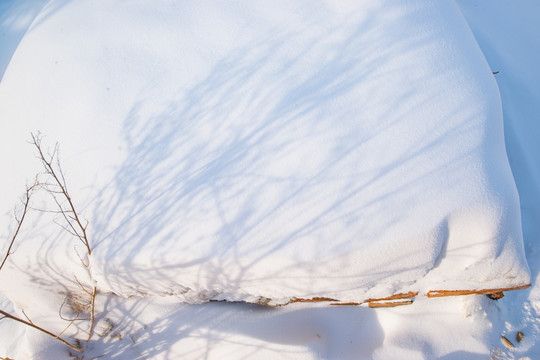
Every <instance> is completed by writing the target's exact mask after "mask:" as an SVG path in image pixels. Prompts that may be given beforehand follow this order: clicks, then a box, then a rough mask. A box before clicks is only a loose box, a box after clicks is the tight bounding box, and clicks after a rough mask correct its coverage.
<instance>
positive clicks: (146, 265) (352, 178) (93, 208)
mask: <svg viewBox="0 0 540 360" xmlns="http://www.w3.org/2000/svg"><path fill="white" fill-rule="evenodd" d="M501 114H502V112H501V105H500V99H499V94H498V89H497V85H496V83H495V80H494V79H493V75H492V73H491V71H490V69H489V67H488V65H487V64H486V62H485V60H484V58H483V55H482V53H481V51H480V50H479V48H478V46H477V44H476V42H475V41H474V38H473V36H472V34H471V33H470V30H469V29H468V26H467V24H466V23H465V21H464V20H463V18H462V16H461V14H460V13H459V10H458V9H457V8H456V6H455V4H454V3H452V2H449V1H442V2H437V3H427V2H423V1H414V2H407V3H406V4H401V3H400V4H398V3H396V2H390V1H382V2H376V3H375V2H373V3H370V4H365V3H357V2H354V1H350V2H340V3H339V4H336V3H335V2H332V1H317V2H312V1H309V2H308V1H300V2H294V3H291V2H288V1H278V2H275V1H274V2H272V3H269V2H266V1H245V2H235V3H231V2H219V1H202V2H175V1H160V2H153V3H152V4H149V3H148V2H145V1H131V2H129V3H126V2H124V1H108V2H51V3H49V4H47V5H46V6H45V7H44V8H43V10H42V11H41V12H40V13H39V15H38V16H37V17H36V19H35V20H34V22H33V23H32V25H31V26H30V28H29V29H28V31H27V32H26V35H25V36H24V37H23V39H22V41H21V42H20V44H19V46H18V47H17V50H16V51H15V53H14V54H13V56H12V58H11V61H10V64H9V66H8V67H7V69H6V72H5V74H4V77H3V79H2V82H1V83H0V119H2V122H3V123H7V122H9V124H10V131H9V132H7V131H3V132H2V133H1V134H0V144H1V146H2V151H1V153H0V154H1V155H0V156H1V157H2V164H4V168H7V169H10V171H13V174H12V176H11V177H10V178H9V179H5V180H4V179H3V181H4V182H5V183H6V184H3V186H2V187H1V191H2V197H3V198H5V199H6V201H5V202H4V201H3V202H2V203H3V204H5V206H7V207H4V208H3V209H4V210H5V211H7V210H9V209H10V207H11V205H12V204H13V203H15V201H16V196H17V194H18V193H19V192H20V190H19V189H20V186H22V184H24V179H25V178H31V177H32V175H33V174H34V173H35V171H36V170H35V166H34V164H33V162H32V161H34V159H33V158H32V149H31V148H30V147H29V146H28V144H27V143H26V142H25V141H27V140H28V139H29V133H30V132H31V131H34V132H35V131H37V130H40V131H41V132H42V133H43V134H45V135H46V136H47V139H49V140H50V141H52V142H54V141H56V140H58V142H59V144H60V146H61V150H62V155H63V157H62V161H63V163H62V164H63V166H64V168H65V170H66V171H65V172H66V177H67V180H68V182H69V184H71V191H72V195H73V197H74V199H75V200H76V201H77V202H78V204H80V206H81V207H82V208H83V209H84V211H83V212H84V214H85V217H86V218H88V220H89V222H90V226H89V229H90V236H91V241H92V242H93V245H94V252H93V257H92V259H91V261H92V263H91V268H92V271H93V274H94V276H95V279H96V280H97V281H98V284H99V287H100V289H101V290H105V291H112V292H114V293H117V294H119V295H123V296H131V295H155V294H160V295H165V294H167V295H175V296H178V297H180V299H182V300H183V301H188V302H201V301H208V300H211V299H217V300H220V299H226V300H245V301H252V302H269V303H275V304H280V303H286V302H288V301H289V300H290V299H291V298H294V297H299V298H312V297H329V298H334V299H338V300H342V301H362V300H364V299H367V298H369V297H385V296H390V295H393V294H396V293H404V292H409V291H413V292H421V293H425V292H427V291H428V290H441V289H445V290H452V289H494V288H509V287H517V286H523V285H526V284H528V283H529V275H528V268H527V264H526V261H525V256H524V251H523V243H522V235H521V225H520V209H519V202H518V196H517V192H516V189H515V184H514V181H513V178H512V175H511V172H510V169H509V165H508V161H507V158H506V153H505V147H504V139H503V128H502V115H501ZM11 169H12V170H11ZM3 206H4V205H3ZM6 228H7V227H6ZM2 231H3V230H2ZM58 236H62V235H58ZM66 236H69V235H66ZM29 241H31V240H29ZM36 256H38V257H39V256H40V255H39V254H36Z"/></svg>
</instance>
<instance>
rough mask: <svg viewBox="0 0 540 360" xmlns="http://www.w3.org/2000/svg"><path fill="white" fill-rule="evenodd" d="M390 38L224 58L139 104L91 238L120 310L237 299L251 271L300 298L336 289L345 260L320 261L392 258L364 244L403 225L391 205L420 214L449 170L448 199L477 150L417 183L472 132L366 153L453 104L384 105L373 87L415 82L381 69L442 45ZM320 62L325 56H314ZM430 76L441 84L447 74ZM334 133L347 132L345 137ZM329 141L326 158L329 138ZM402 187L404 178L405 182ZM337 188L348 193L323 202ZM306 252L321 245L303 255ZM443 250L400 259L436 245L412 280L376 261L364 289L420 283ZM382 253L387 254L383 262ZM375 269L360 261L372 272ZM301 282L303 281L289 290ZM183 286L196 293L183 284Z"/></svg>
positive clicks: (268, 45) (374, 25)
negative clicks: (327, 281) (393, 278)
mask: <svg viewBox="0 0 540 360" xmlns="http://www.w3.org/2000/svg"><path fill="white" fill-rule="evenodd" d="M382 25H387V24H382ZM382 25H381V24H379V22H378V20H377V19H376V18H375V17H373V18H369V19H368V20H365V22H362V23H360V24H357V25H356V26H355V27H352V28H351V29H348V30H347V31H342V32H341V33H338V34H329V35H331V36H335V37H338V38H339V39H340V40H339V41H333V42H332V43H331V44H325V43H323V40H324V39H314V40H313V41H312V42H311V43H310V44H308V45H306V47H305V48H299V49H298V50H297V53H296V56H291V55H290V49H286V50H284V46H285V45H286V44H287V39H291V38H294V36H295V34H288V33H281V34H279V33H278V34H272V35H271V36H270V37H269V38H263V39H259V41H258V42H256V43H252V44H249V46H246V47H244V48H240V49H238V50H236V51H233V52H231V54H229V55H228V56H227V57H226V58H224V59H221V60H220V61H218V62H217V64H216V65H215V67H214V68H213V69H212V70H211V71H210V73H208V75H207V76H206V77H205V78H203V79H201V80H200V81H199V82H198V83H195V84H193V85H192V86H190V87H185V86H184V87H182V88H179V90H178V92H177V93H176V94H171V99H160V101H159V104H158V105H156V100H155V99H154V100H152V101H145V99H144V98H143V99H141V101H140V102H139V103H138V104H136V105H134V106H133V109H132V111H131V113H130V115H129V116H128V118H126V120H125V125H124V133H125V145H126V147H127V157H126V159H125V161H124V163H123V164H122V165H121V167H120V168H119V169H118V173H117V175H116V177H115V178H114V179H113V181H112V183H111V184H110V186H109V187H108V188H107V189H105V190H104V191H103V192H102V193H101V194H100V195H99V196H98V198H97V199H96V203H97V204H98V206H97V211H96V213H95V215H94V216H93V218H95V219H97V221H94V223H93V226H94V234H93V236H94V238H95V239H98V242H97V244H96V251H97V253H96V254H97V255H96V256H95V259H96V263H95V264H94V265H95V266H96V267H97V268H100V270H98V271H101V272H102V274H103V277H104V278H107V282H108V285H109V286H110V288H111V289H112V290H113V291H115V292H118V293H121V294H124V295H135V294H142V295H144V294H147V293H150V294H151V293H156V292H157V293H161V294H168V293H169V294H179V293H187V292H189V291H190V290H193V287H194V286H199V287H200V288H204V289H206V290H207V291H208V293H209V294H210V295H209V296H210V297H211V296H212V294H216V293H220V292H227V291H229V292H237V293H241V292H242V291H243V290H242V289H243V288H244V287H245V286H246V285H249V286H250V287H252V288H253V287H256V286H257V282H263V281H264V280H263V279H260V278H257V275H255V276H254V275H253V271H254V269H255V274H257V272H256V269H262V268H265V269H267V276H272V277H273V278H274V279H280V278H286V277H295V276H297V281H298V283H299V284H301V285H300V287H304V288H305V287H306V286H308V287H309V282H310V281H313V278H314V277H316V276H328V277H331V276H332V274H334V273H335V272H336V271H337V269H336V268H335V267H336V264H338V263H339V261H340V260H339V259H337V260H336V257H335V256H334V258H331V259H329V261H330V262H329V265H328V266H327V267H323V268H322V269H319V265H321V264H322V263H323V261H321V262H319V263H316V261H313V260H314V259H323V258H324V257H325V256H327V254H330V255H329V256H330V257H332V254H334V255H335V254H340V251H341V250H340V249H346V248H347V247H348V246H349V244H351V243H358V244H362V245H363V246H365V247H366V249H370V248H371V249H372V251H371V252H369V251H368V252H367V253H370V254H374V253H376V252H377V253H385V252H388V251H391V247H392V244H375V245H374V244H372V243H370V239H373V238H379V237H380V235H381V234H380V231H381V230H380V229H385V228H392V227H393V226H394V225H395V224H396V223H398V222H399V221H400V220H401V219H400V218H399V216H398V215H396V214H394V212H393V211H392V210H393V209H392V207H393V205H398V204H399V207H405V206H409V207H410V208H414V207H415V205H416V204H418V203H419V202H420V201H422V198H421V197H420V196H416V195H421V194H424V193H429V191H436V189H435V187H434V188H433V189H430V188H428V189H426V181H424V180H425V179H426V178H430V177H431V176H433V175H434V174H437V173H438V172H439V171H441V170H444V171H445V172H446V173H448V174H449V178H448V187H452V183H453V180H454V178H452V177H457V176H459V175H456V174H455V173H456V171H455V169H459V168H460V164H462V163H463V162H464V161H467V156H468V155H469V153H470V152H472V151H473V149H464V151H463V153H462V154H460V156H458V157H455V158H452V159H449V161H448V162H447V163H446V168H445V169H439V168H425V169H418V168H415V169H414V172H415V173H414V174H412V173H411V170H410V169H411V167H413V166H414V164H417V163H420V162H422V161H423V160H424V159H425V157H426V154H430V153H432V154H442V153H444V147H445V146H447V144H446V142H447V141H448V139H449V138H451V136H448V135H449V134H450V135H455V136H460V135H462V134H464V133H467V132H468V131H471V127H473V126H474V125H469V124H468V123H462V124H458V125H457V126H455V127H453V128H452V127H448V126H447V127H445V126H444V125H443V124H444V123H445V122H444V119H440V121H437V122H435V123H428V124H426V128H425V133H426V135H427V134H433V133H441V131H440V130H441V128H443V129H444V131H446V133H445V132H442V133H443V134H442V135H441V136H440V137H438V136H433V137H432V138H431V139H430V140H426V141H424V142H422V144H420V145H418V144H411V145H410V146H408V147H406V148H405V149H404V150H403V151H402V152H401V153H400V154H399V156H397V158H394V159H391V160H390V161H388V160H385V159H384V157H385V151H387V150H388V149H391V148H392V147H391V144H388V145H389V147H388V148H387V149H380V148H379V149H378V150H377V149H375V150H374V149H373V147H371V144H372V143H373V142H377V141H378V139H380V138H381V137H383V138H384V136H386V134H387V133H394V134H402V132H404V131H406V130H407V128H406V124H404V122H403V121H402V119H403V118H404V117H406V116H411V114H412V113H414V112H415V111H418V110H420V109H421V108H422V107H423V106H426V104H430V103H433V102H436V100H437V98H438V97H445V96H449V94H446V93H441V94H436V95H432V96H431V95H430V97H428V98H418V97H416V98H415V102H414V105H412V106H411V105H410V104H411V101H408V100H409V99H411V98H412V97H414V96H415V94H416V91H415V90H414V89H413V88H405V89H396V90H395V91H396V94H395V96H393V97H392V99H394V103H381V100H378V98H377V91H378V88H379V86H380V84H381V83H385V82H388V81H391V80H392V78H394V77H396V76H398V74H400V73H402V72H406V71H408V70H409V69H404V68H400V67H399V61H398V62H397V65H396V66H394V68H393V70H392V71H391V72H383V73H381V72H378V71H377V69H378V68H379V67H380V66H381V65H384V64H393V63H392V59H393V58H394V57H395V56H400V55H403V54H405V55H406V54H408V52H409V51H414V49H416V48H418V47H423V46H430V44H433V43H434V42H436V38H437V34H430V35H426V36H425V37H420V36H411V37H407V36H404V37H403V40H401V41H400V42H395V43H390V42H389V40H387V39H385V38H384V37H383V36H381V35H380V32H379V29H378V26H382ZM373 36H380V37H381V38H380V41H378V42H377V41H365V40H366V38H368V37H373ZM366 44H368V45H366ZM320 49H324V51H322V52H323V53H324V55H326V56H325V57H322V54H321V53H317V51H319V52H321V50H320ZM411 49H412V50H411ZM313 52H315V53H313ZM285 54H286V55H287V56H285ZM305 57H308V58H312V59H314V61H315V65H313V64H311V67H312V68H311V69H310V70H309V71H304V72H301V74H302V75H300V76H298V67H302V66H305V65H306V64H305V62H303V59H304V58H305ZM451 70H452V69H450V70H449V71H451ZM425 76H426V77H428V78H432V79H435V78H437V77H438V76H444V74H442V75H441V74H426V75H425ZM359 83H362V84H363V88H364V89H366V90H365V92H364V93H363V94H364V95H366V96H367V95H370V94H374V95H373V98H370V99H369V101H367V100H366V99H358V98H355V96H357V95H358V94H357V93H355V91H356V89H357V85H358V84H359ZM149 92H150V93H151V90H149ZM149 98H151V94H149ZM382 98H383V99H385V101H387V100H388V98H387V97H382ZM343 99H345V100H343ZM355 100H359V101H361V102H362V103H363V104H366V109H365V111H366V113H368V114H371V116H372V117H373V116H376V117H377V118H378V119H380V121H379V123H378V124H377V125H376V126H371V127H368V128H365V127H363V126H362V121H363V120H364V119H363V117H364V115H362V113H357V112H351V110H350V107H348V106H345V105H346V104H347V101H355ZM334 102H337V103H340V102H342V104H343V105H344V106H343V107H336V106H334V105H333V103H334ZM453 111H455V112H459V111H460V109H458V108H456V109H453ZM373 114H376V115H373ZM452 115H453V114H448V115H447V116H448V117H450V116H452ZM306 118H309V119H310V120H309V121H305V119H306ZM299 119H300V120H299ZM351 119H352V120H351ZM351 121H353V122H355V125H353V126H351ZM341 123H345V124H347V125H346V128H347V129H351V128H352V129H353V130H354V131H352V132H349V131H347V132H344V131H341V132H340V124H341ZM435 129H437V131H434V130H435ZM473 130H474V129H473ZM336 132H337V133H338V135H337V136H336V135H332V137H331V138H330V139H331V140H332V142H331V143H328V144H325V139H326V138H327V137H326V135H327V134H328V133H336ZM402 135H403V134H402ZM443 135H444V137H443ZM379 141H380V140H379ZM320 147H323V148H320ZM373 151H377V152H373ZM358 154H364V155H363V156H364V159H365V161H366V162H367V163H368V164H369V165H370V166H371V168H370V166H365V165H364V164H363V165H364V166H360V167H359V168H360V169H362V168H363V169H369V170H367V171H365V172H361V171H359V170H356V166H355V165H356V163H355V161H356V160H355V159H358V157H359V155H358ZM433 156H437V155H433ZM306 164H307V165H306ZM298 169H302V170H301V171H300V170H298ZM408 169H409V170H408ZM400 175H404V176H405V178H403V180H402V181H400V182H396V181H395V180H396V177H398V176H400ZM335 184H338V186H335ZM437 185H438V184H437ZM433 186H434V185H433ZM336 187H337V188H339V191H336V192H328V191H325V189H326V188H336ZM374 189H375V190H374ZM377 189H378V190H377ZM381 189H383V190H381ZM403 204H406V205H405V206H404V205H403ZM373 214H386V215H385V216H378V217H377V218H378V219H381V220H380V221H381V223H379V224H377V228H374V227H373V226H372V224H369V223H368V221H369V219H372V218H373V217H374V216H373ZM355 223H356V224H357V226H354V227H347V225H344V224H355ZM276 224H282V225H283V227H284V228H283V229H280V228H279V227H277V228H276V227H275V225H276ZM350 229H353V231H350ZM329 231H333V233H332V235H329V234H328V232H329ZM443 233H444V232H443ZM305 238H310V239H312V240H310V241H312V243H313V245H314V246H313V247H312V248H310V249H300V248H295V246H296V245H295V244H296V242H298V241H299V240H301V239H305ZM330 238H331V239H332V241H331V244H329V242H328V239H330ZM444 241H445V239H444V234H443V236H441V239H439V242H436V243H435V244H419V245H417V247H415V246H414V245H413V246H412V248H408V249H407V252H410V253H408V254H406V255H407V257H412V256H417V257H419V256H420V255H421V254H420V252H425V249H424V248H423V246H424V245H428V246H433V249H430V250H429V251H428V253H429V254H428V256H427V257H426V256H424V258H425V259H424V258H422V260H419V262H421V264H420V265H419V267H418V268H417V267H413V268H412V269H411V268H410V265H408V264H407V263H406V262H405V263H404V264H399V263H396V264H392V259H391V258H390V259H389V258H388V257H384V256H381V259H379V262H377V264H376V266H372V267H371V268H367V269H366V272H365V274H366V275H367V276H368V277H370V276H371V277H373V276H374V275H375V274H378V275H377V277H376V278H375V282H376V281H378V280H381V279H385V278H386V277H388V276H389V275H391V274H395V273H401V274H404V273H405V272H406V271H412V273H411V275H410V276H409V278H410V281H414V278H413V277H414V276H418V274H419V272H422V271H424V272H425V270H426V269H429V268H430V267H433V266H434V264H435V261H436V260H437V256H438V255H439V253H440V252H441V249H443V245H444ZM358 246H359V245H358ZM373 246H380V248H377V250H378V251H375V249H374V248H372V247H373ZM284 251H285V252H287V253H288V254H292V256H293V257H296V259H295V262H294V265H292V266H291V265H290V263H289V264H280V263H279V259H278V262H274V260H276V258H275V257H274V258H273V256H275V255H276V254H280V253H283V252H284ZM394 251H395V250H394ZM341 253H343V251H341ZM336 256H338V257H339V255H336ZM317 261H318V260H317ZM332 261H333V262H332ZM345 261H346V260H345V259H343V262H345ZM370 261H371V260H370V259H369V258H368V257H367V256H366V259H365V262H366V263H367V264H369V263H370ZM342 265H346V264H345V263H343V264H342ZM332 266H334V269H330V268H331V267H332ZM387 266H388V270H386V269H385V267H387ZM299 267H303V273H304V274H308V276H306V277H304V278H302V274H300V275H295V274H294V271H295V269H296V270H297V269H298V268H299ZM223 269H227V271H225V272H224V271H223ZM113 274H114V275H113ZM250 276H251V280H249V279H250ZM405 277H406V276H405ZM187 278H190V279H192V280H190V281H191V283H188V282H187V281H185V280H182V279H187ZM193 279H196V280H193ZM248 280H249V281H248ZM150 282H151V284H150ZM195 283H197V284H198V285H197V284H195ZM248 283H249V284H248ZM306 283H308V284H307V285H306ZM288 286H291V287H294V285H290V283H289V285H288ZM351 286H354V285H351ZM367 286H370V285H369V284H368V285H367ZM156 289H159V290H156ZM315 292H316V291H315ZM292 295H295V294H290V295H289V294H281V295H277V296H292ZM313 296H316V294H315V293H314V294H313Z"/></svg>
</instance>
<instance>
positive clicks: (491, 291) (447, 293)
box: [427, 284, 531, 298]
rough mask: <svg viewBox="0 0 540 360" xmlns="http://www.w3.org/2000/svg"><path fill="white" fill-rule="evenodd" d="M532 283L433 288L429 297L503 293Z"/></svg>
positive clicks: (523, 287) (428, 294) (520, 288)
mask: <svg viewBox="0 0 540 360" xmlns="http://www.w3.org/2000/svg"><path fill="white" fill-rule="evenodd" d="M530 286H531V284H528V285H522V286H515V287H510V288H499V289H483V290H431V291H428V293H427V297H428V298H432V297H443V296H462V295H492V294H498V293H503V292H505V291H512V290H523V289H526V288H528V287H530Z"/></svg>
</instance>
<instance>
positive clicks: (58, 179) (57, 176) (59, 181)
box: [31, 134, 92, 255]
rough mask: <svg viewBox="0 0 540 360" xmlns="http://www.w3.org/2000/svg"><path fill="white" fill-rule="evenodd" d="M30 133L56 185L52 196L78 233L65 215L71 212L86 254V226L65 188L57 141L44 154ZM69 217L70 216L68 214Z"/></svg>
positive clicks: (39, 140) (88, 249) (39, 139)
mask: <svg viewBox="0 0 540 360" xmlns="http://www.w3.org/2000/svg"><path fill="white" fill-rule="evenodd" d="M31 135H32V143H33V144H34V146H35V147H36V149H37V150H38V153H39V158H40V159H41V162H42V163H43V167H44V168H45V172H46V173H47V174H48V175H49V176H51V177H52V178H53V179H54V183H55V184H56V185H57V186H58V190H55V191H51V195H53V198H54V200H55V202H56V204H57V205H58V207H59V208H60V210H61V211H62V215H63V216H64V218H65V220H66V221H67V222H68V224H69V227H70V228H72V230H73V232H74V233H76V234H79V232H78V231H76V230H75V227H74V226H73V224H72V222H71V221H70V219H69V218H68V216H67V215H66V214H67V213H68V212H69V213H71V214H72V217H73V220H72V221H74V222H75V223H76V224H77V228H79V229H80V231H81V234H80V235H78V236H77V237H78V238H79V240H81V241H82V243H83V244H84V246H85V247H86V250H87V252H88V255H91V254H92V249H91V248H90V243H89V241H88V237H87V236H86V226H87V225H84V226H83V224H82V222H81V220H80V219H79V215H78V214H77V211H76V210H75V206H74V204H73V201H72V200H71V196H70V194H69V192H68V189H67V184H66V179H65V177H64V172H63V171H62V167H61V166H60V159H59V156H58V153H59V149H58V143H57V144H56V145H55V147H54V150H53V152H52V154H49V156H48V157H46V156H45V154H44V153H43V149H42V147H41V138H40V136H39V134H38V135H34V134H31ZM55 158H56V168H57V169H58V170H55V168H54V167H53V165H52V164H53V162H54V160H55ZM57 191H58V193H59V194H61V195H63V197H64V198H65V199H66V201H67V203H68V208H69V210H65V209H64V207H63V206H62V205H61V204H60V203H59V202H58V199H56V197H55V196H54V194H55V193H56V192H57ZM70 217H71V216H70Z"/></svg>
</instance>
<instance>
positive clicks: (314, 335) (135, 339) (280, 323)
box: [86, 297, 384, 359]
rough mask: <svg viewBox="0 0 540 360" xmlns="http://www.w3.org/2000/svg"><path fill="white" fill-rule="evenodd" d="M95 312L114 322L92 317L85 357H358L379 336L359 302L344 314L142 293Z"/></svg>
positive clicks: (373, 319) (328, 309) (374, 322)
mask: <svg viewBox="0 0 540 360" xmlns="http://www.w3.org/2000/svg"><path fill="white" fill-rule="evenodd" d="M103 310H104V311H103V312H102V313H104V314H111V315H112V316H113V317H114V318H115V319H118V321H117V322H115V323H113V322H112V321H111V320H110V319H103V318H102V319H100V321H99V322H98V325H97V328H96V334H97V337H95V339H96V340H94V341H95V342H96V344H95V345H94V343H93V342H94V341H91V342H90V344H89V345H88V347H87V350H86V351H87V355H88V356H100V355H104V354H105V355H106V356H107V357H111V358H115V359H151V358H155V357H160V358H161V357H162V358H166V359H172V358H223V357H232V358H235V359H249V358H253V357H257V356H258V357H260V356H266V357H268V356H269V357H279V358H295V357H297V356H299V355H301V354H305V353H306V352H308V353H313V354H317V355H318V356H320V357H321V358H329V357H332V356H339V357H340V358H343V359H349V358H350V359H352V358H355V359H364V358H370V356H371V354H372V353H373V351H374V350H375V349H377V348H378V347H379V346H380V345H381V344H382V342H383V338H384V336H383V332H382V329H381V327H380V325H379V324H378V322H377V318H376V314H375V312H374V311H373V310H371V309H366V308H357V309H356V310H357V311H354V312H351V311H350V309H345V308H343V307H319V308H317V307H313V308H309V309H306V308H304V309H284V308H279V309H275V308H268V307H263V306H259V305H252V304H242V303H206V304H200V305H188V304H174V306H171V304H168V305H156V303H155V302H154V303H152V300H150V301H149V300H148V299H145V298H138V299H118V298H115V297H108V298H107V300H106V302H105V305H104V309H103ZM145 313H148V314H152V315H145ZM152 316H154V317H152ZM142 319H143V321H145V323H144V324H143V323H141V320H142ZM218 344H219V346H218ZM304 356H305V355H304Z"/></svg>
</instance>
